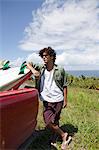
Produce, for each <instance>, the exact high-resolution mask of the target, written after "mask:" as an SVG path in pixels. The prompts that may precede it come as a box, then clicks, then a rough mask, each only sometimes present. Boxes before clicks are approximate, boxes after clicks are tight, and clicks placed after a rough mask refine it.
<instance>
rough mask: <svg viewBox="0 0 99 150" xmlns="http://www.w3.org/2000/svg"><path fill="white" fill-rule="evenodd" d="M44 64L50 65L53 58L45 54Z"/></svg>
mask: <svg viewBox="0 0 99 150" xmlns="http://www.w3.org/2000/svg"><path fill="white" fill-rule="evenodd" d="M42 58H43V61H44V64H48V63H50V62H52V61H53V56H50V55H48V54H47V53H46V52H44V53H43V57H42Z"/></svg>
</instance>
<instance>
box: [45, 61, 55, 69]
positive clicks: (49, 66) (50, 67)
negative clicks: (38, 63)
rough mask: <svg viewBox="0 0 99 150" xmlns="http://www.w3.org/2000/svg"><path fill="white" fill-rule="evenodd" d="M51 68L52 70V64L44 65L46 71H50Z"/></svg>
mask: <svg viewBox="0 0 99 150" xmlns="http://www.w3.org/2000/svg"><path fill="white" fill-rule="evenodd" d="M53 68H54V63H53V62H51V63H48V64H47V65H46V69H47V70H48V71H51V70H52V69H53Z"/></svg>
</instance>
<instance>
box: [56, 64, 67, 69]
mask: <svg viewBox="0 0 99 150" xmlns="http://www.w3.org/2000/svg"><path fill="white" fill-rule="evenodd" d="M55 69H57V70H59V71H65V70H64V67H63V66H60V65H56V64H55Z"/></svg>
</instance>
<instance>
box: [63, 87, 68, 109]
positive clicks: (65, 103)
mask: <svg viewBox="0 0 99 150" xmlns="http://www.w3.org/2000/svg"><path fill="white" fill-rule="evenodd" d="M63 94H64V103H63V108H65V107H66V106H67V86H66V87H64V91H63Z"/></svg>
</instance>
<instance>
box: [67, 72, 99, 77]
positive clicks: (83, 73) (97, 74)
mask: <svg viewBox="0 0 99 150" xmlns="http://www.w3.org/2000/svg"><path fill="white" fill-rule="evenodd" d="M66 72H67V73H68V74H70V75H73V76H77V77H79V76H81V75H84V76H86V77H98V78H99V70H67V71H66Z"/></svg>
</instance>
